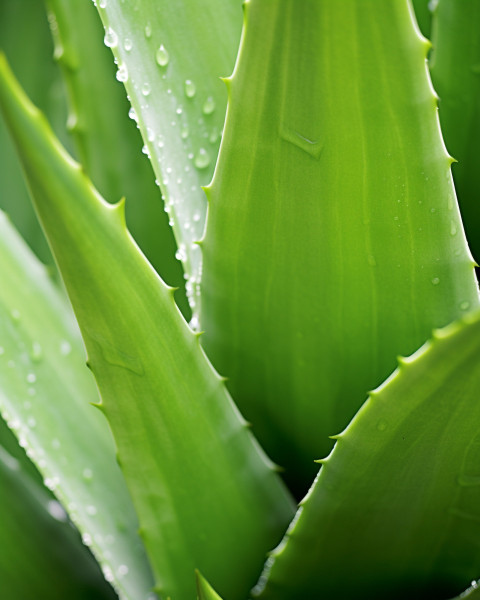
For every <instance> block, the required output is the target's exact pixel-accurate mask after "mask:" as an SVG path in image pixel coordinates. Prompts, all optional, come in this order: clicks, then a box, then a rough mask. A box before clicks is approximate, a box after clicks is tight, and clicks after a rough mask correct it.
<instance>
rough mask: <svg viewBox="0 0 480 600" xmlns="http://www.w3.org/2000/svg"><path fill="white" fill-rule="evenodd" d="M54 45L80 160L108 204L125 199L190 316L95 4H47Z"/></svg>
mask: <svg viewBox="0 0 480 600" xmlns="http://www.w3.org/2000/svg"><path fill="white" fill-rule="evenodd" d="M47 5H48V6H49V7H50V13H49V21H50V26H51V28H52V33H53V35H54V39H55V42H56V47H55V57H56V59H57V60H58V62H59V64H60V66H61V67H62V70H63V73H64V75H65V81H66V83H67V88H68V92H69V104H70V114H69V118H68V123H69V128H70V131H71V132H72V134H73V136H74V139H75V142H76V146H77V149H78V154H79V157H80V162H81V163H82V164H83V166H84V167H85V170H86V172H87V173H88V175H89V177H90V178H91V179H92V181H93V183H94V185H95V187H96V188H97V189H98V190H99V191H100V193H101V194H102V195H103V196H104V197H105V198H106V199H107V200H109V201H113V202H117V201H118V200H119V199H120V198H122V197H123V196H125V197H126V198H127V199H128V200H129V202H128V203H127V212H126V219H127V224H128V226H129V229H130V231H131V232H132V235H133V236H134V238H135V240H136V241H137V243H138V244H139V245H140V247H141V248H142V250H143V251H144V252H145V253H146V255H147V257H148V259H149V260H150V262H151V263H152V264H153V266H154V267H155V268H156V270H157V271H158V272H159V273H161V275H162V277H163V278H164V279H166V281H168V282H169V283H170V284H171V285H174V286H177V287H183V294H182V295H179V293H178V292H177V294H176V297H177V302H179V304H180V306H181V308H182V310H184V311H186V312H185V314H188V304H187V301H186V297H184V289H185V286H184V279H183V273H182V269H181V266H180V264H179V263H178V261H177V260H176V259H175V250H176V248H175V242H174V239H173V235H172V231H171V228H170V226H169V225H168V217H167V215H166V213H165V212H164V210H163V203H162V201H161V194H160V191H159V190H158V188H157V186H156V185H155V183H154V177H153V172H152V167H151V165H150V162H149V161H148V159H147V158H146V156H145V155H144V154H142V152H141V148H142V139H141V136H140V134H139V132H138V131H137V129H136V127H135V123H134V122H133V121H131V120H130V119H129V118H128V111H129V108H130V103H129V102H128V100H127V98H126V95H125V89H124V87H123V85H122V84H121V83H120V82H118V81H116V79H115V65H114V64H113V61H112V54H111V52H110V50H109V48H107V47H106V46H105V45H104V43H103V36H104V32H103V27H102V24H101V21H100V18H99V16H98V13H97V11H96V9H95V6H94V5H93V3H92V2H85V1H84V0H70V1H69V2H65V1H64V0H47Z"/></svg>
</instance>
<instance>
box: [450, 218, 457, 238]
mask: <svg viewBox="0 0 480 600" xmlns="http://www.w3.org/2000/svg"><path fill="white" fill-rule="evenodd" d="M450 235H452V236H453V235H457V226H456V225H455V222H454V221H451V222H450Z"/></svg>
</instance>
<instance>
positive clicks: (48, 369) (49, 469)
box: [0, 213, 153, 600]
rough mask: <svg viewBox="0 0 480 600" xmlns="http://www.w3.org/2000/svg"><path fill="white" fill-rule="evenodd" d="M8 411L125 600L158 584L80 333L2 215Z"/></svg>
mask: <svg viewBox="0 0 480 600" xmlns="http://www.w3.org/2000/svg"><path fill="white" fill-rule="evenodd" d="M0 272H1V273H2V285H1V286H0V410H1V413H2V415H3V417H4V418H5V420H6V421H7V423H8V425H9V426H10V427H11V429H12V430H13V431H14V432H15V434H16V436H17V438H18V440H19V442H20V445H21V446H22V447H24V448H25V449H26V450H27V453H28V455H29V457H30V458H31V459H32V460H33V461H34V462H35V464H36V465H37V467H38V468H39V470H40V472H41V473H42V475H43V477H44V481H45V484H46V486H47V487H49V488H50V489H52V490H53V491H54V492H55V494H56V495H57V497H58V498H59V499H60V500H61V502H62V503H63V504H64V506H65V507H66V509H67V510H68V513H69V515H70V517H71V518H72V520H73V521H74V523H75V524H76V525H77V526H78V528H79V530H80V531H81V533H82V536H83V541H84V543H85V544H87V545H88V546H90V547H91V549H92V551H93V552H94V554H95V556H96V557H97V558H98V560H99V562H100V564H101V565H102V567H103V569H104V573H105V576H106V578H107V579H108V580H109V581H110V582H112V583H113V585H114V586H115V588H116V589H117V590H118V592H119V594H120V596H121V597H122V598H126V599H129V600H139V599H142V598H143V599H145V598H147V596H148V595H149V592H150V589H151V587H152V585H153V581H152V578H151V574H150V571H149V567H148V563H147V561H146V558H145V552H144V549H143V546H142V543H141V541H140V538H139V537H138V535H137V528H138V523H137V518H136V515H135V512H134V509H133V506H132V503H131V500H130V497H129V495H128V492H127V488H126V486H125V482H124V480H123V477H122V474H121V472H120V469H119V467H118V465H117V463H116V460H115V452H114V446H113V440H112V437H111V433H110V431H109V429H108V426H107V423H106V422H105V419H104V417H103V416H102V415H101V414H100V412H99V411H98V410H96V409H94V408H93V407H92V406H91V405H90V403H92V402H98V394H97V391H96V389H95V385H94V382H93V378H92V376H91V374H90V373H89V372H88V370H87V369H86V367H85V359H84V349H83V346H82V343H81V340H80V336H79V332H78V328H77V326H76V323H75V320H74V318H73V315H72V313H71V310H70V308H69V307H68V306H67V304H66V301H65V298H64V295H63V293H61V292H60V291H59V290H58V289H57V288H56V287H55V286H54V285H53V284H52V282H51V281H50V279H49V277H48V274H47V272H46V270H45V267H43V265H42V264H41V263H40V262H39V261H38V260H37V259H36V258H35V257H34V256H33V254H32V252H31V251H30V250H29V249H28V248H27V246H26V245H25V243H24V242H23V241H22V240H21V238H20V237H19V236H18V234H17V233H16V232H15V230H14V229H13V227H12V226H11V224H10V223H9V221H8V219H7V218H6V217H5V215H3V213H0Z"/></svg>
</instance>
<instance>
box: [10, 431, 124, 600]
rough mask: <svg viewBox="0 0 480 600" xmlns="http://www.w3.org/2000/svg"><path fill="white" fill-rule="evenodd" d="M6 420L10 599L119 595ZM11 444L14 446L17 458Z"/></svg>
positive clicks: (91, 599)
mask: <svg viewBox="0 0 480 600" xmlns="http://www.w3.org/2000/svg"><path fill="white" fill-rule="evenodd" d="M15 444H16V440H15V439H14V438H13V436H12V434H11V432H10V431H9V430H8V429H7V427H6V425H5V424H4V423H3V421H0V489H1V494H0V514H1V519H0V581H1V583H0V591H1V595H2V598H5V600H10V599H11V600H16V599H17V598H18V599H21V598H22V599H23V598H25V599H26V598H35V599H36V600H64V599H65V598H71V599H72V600H107V599H111V598H114V597H115V595H114V593H113V590H112V589H111V588H110V586H109V585H108V584H107V583H106V582H105V581H104V579H103V576H102V573H101V571H100V569H99V567H98V565H97V564H96V563H95V561H94V560H93V557H92V556H91V555H90V554H89V552H88V551H87V550H86V548H84V547H83V546H82V543H81V541H80V539H79V537H78V534H77V532H76V531H75V530H74V529H73V528H72V527H71V526H70V524H69V523H68V522H67V516H66V513H65V511H64V510H63V508H62V507H61V505H60V504H59V503H58V502H57V501H56V500H53V499H52V497H51V496H50V495H49V493H48V492H47V490H45V488H44V487H43V486H42V483H41V479H40V478H39V477H38V474H37V477H32V475H31V473H30V470H31V467H32V465H31V463H30V461H29V460H28V458H27V457H26V455H25V453H24V452H23V450H21V449H20V448H19V447H18V445H17V446H16V447H15ZM5 447H13V449H14V451H15V454H16V456H15V457H14V456H12V455H11V454H10V453H9V452H8V451H7V450H6V448H5Z"/></svg>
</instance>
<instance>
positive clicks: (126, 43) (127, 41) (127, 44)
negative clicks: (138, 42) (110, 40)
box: [123, 38, 133, 52]
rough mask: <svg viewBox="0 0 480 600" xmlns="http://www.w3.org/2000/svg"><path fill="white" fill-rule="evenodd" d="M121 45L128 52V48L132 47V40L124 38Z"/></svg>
mask: <svg viewBox="0 0 480 600" xmlns="http://www.w3.org/2000/svg"><path fill="white" fill-rule="evenodd" d="M123 47H124V48H125V50H126V51H127V52H130V50H131V49H132V48H133V42H132V40H131V39H130V38H125V39H124V40H123Z"/></svg>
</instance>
